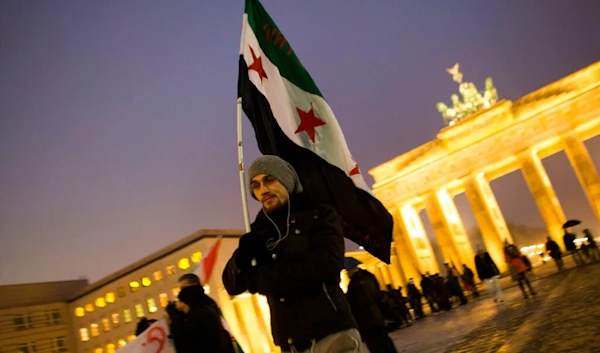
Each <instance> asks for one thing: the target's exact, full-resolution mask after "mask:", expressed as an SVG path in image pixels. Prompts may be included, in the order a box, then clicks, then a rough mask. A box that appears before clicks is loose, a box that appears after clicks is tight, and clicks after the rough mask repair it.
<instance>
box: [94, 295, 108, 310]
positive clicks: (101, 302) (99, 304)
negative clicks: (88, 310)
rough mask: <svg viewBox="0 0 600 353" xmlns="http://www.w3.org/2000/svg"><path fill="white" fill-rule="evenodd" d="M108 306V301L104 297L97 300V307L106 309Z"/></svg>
mask: <svg viewBox="0 0 600 353" xmlns="http://www.w3.org/2000/svg"><path fill="white" fill-rule="evenodd" d="M105 306H106V299H104V297H100V298H96V307H98V308H104V307H105Z"/></svg>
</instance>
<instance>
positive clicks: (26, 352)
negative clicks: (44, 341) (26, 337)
mask: <svg viewBox="0 0 600 353" xmlns="http://www.w3.org/2000/svg"><path fill="white" fill-rule="evenodd" d="M35 352H36V347H35V342H29V343H21V344H20V345H18V346H17V353H35Z"/></svg>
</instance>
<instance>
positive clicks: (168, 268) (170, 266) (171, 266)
mask: <svg viewBox="0 0 600 353" xmlns="http://www.w3.org/2000/svg"><path fill="white" fill-rule="evenodd" d="M175 272H177V269H176V268H175V266H173V265H169V266H167V273H168V274H170V275H174V274H175Z"/></svg>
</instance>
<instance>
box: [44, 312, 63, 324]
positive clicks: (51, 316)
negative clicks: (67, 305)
mask: <svg viewBox="0 0 600 353" xmlns="http://www.w3.org/2000/svg"><path fill="white" fill-rule="evenodd" d="M61 318H62V315H61V313H60V310H50V311H46V323H48V325H58V324H60V319H61Z"/></svg>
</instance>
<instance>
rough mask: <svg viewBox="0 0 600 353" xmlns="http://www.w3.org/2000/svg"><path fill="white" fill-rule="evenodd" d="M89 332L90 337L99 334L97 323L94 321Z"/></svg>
mask: <svg viewBox="0 0 600 353" xmlns="http://www.w3.org/2000/svg"><path fill="white" fill-rule="evenodd" d="M90 332H91V333H92V337H98V335H99V334H100V330H99V329H98V324H97V323H95V322H94V323H93V324H91V325H90Z"/></svg>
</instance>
